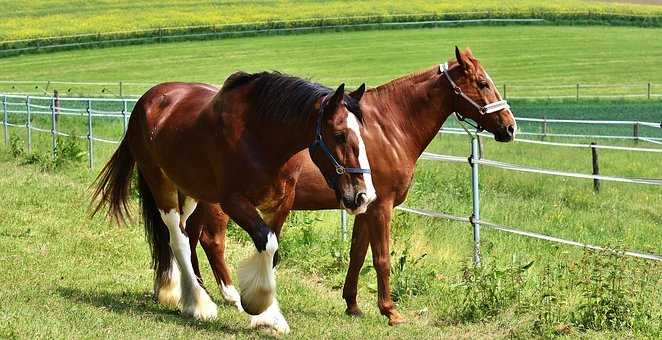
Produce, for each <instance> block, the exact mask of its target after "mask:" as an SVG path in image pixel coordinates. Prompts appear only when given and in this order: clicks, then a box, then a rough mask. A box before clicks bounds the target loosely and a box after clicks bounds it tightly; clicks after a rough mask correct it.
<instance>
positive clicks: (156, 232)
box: [138, 173, 172, 283]
mask: <svg viewBox="0 0 662 340" xmlns="http://www.w3.org/2000/svg"><path fill="white" fill-rule="evenodd" d="M138 190H139V191H140V204H141V206H142V213H143V222H144V224H145V238H146V239H147V242H148V243H149V245H150V250H151V252H152V269H154V275H155V280H154V282H155V283H160V282H163V280H165V279H166V274H168V273H169V272H170V269H171V268H170V267H171V264H172V251H171V250H170V245H169V242H170V235H169V234H168V227H167V226H166V225H165V223H164V222H163V219H162V218H161V214H160V213H159V210H158V208H157V207H156V201H154V197H153V196H152V192H151V191H150V190H149V186H148V185H147V182H146V181H145V178H144V177H143V176H142V174H140V173H138Z"/></svg>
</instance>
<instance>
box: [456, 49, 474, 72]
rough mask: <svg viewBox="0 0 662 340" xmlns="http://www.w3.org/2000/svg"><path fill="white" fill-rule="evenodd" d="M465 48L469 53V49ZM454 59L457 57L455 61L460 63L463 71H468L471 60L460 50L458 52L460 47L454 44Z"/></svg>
mask: <svg viewBox="0 0 662 340" xmlns="http://www.w3.org/2000/svg"><path fill="white" fill-rule="evenodd" d="M467 50H468V52H467V53H468V54H471V50H469V49H467ZM455 59H457V62H458V63H459V64H460V66H462V68H463V69H464V70H465V71H468V70H469V69H470V67H471V66H470V65H471V61H470V60H469V58H467V57H466V55H465V54H462V52H460V49H459V48H457V46H455Z"/></svg>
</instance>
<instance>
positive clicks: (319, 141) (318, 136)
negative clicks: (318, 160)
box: [308, 98, 370, 186]
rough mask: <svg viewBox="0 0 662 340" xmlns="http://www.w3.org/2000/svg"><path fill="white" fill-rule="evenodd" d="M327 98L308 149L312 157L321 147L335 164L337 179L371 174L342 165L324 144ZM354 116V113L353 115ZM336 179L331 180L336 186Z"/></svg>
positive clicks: (324, 100)
mask: <svg viewBox="0 0 662 340" xmlns="http://www.w3.org/2000/svg"><path fill="white" fill-rule="evenodd" d="M326 100H327V98H324V99H323V100H322V103H321V104H320V112H319V115H318V117H317V123H316V124H315V140H314V141H313V143H312V144H310V146H309V147H308V152H309V153H310V155H311V157H312V154H313V152H315V150H316V149H317V148H318V147H319V148H320V149H322V151H323V152H324V154H325V155H326V157H327V158H328V159H329V160H330V161H331V164H333V167H334V168H335V169H336V175H337V176H336V178H337V177H338V176H342V175H344V174H369V173H370V169H364V168H348V167H345V166H344V165H342V164H340V162H338V160H337V159H336V157H334V156H333V154H332V153H331V149H329V147H328V146H327V145H326V143H324V139H323V138H322V119H323V118H324V104H325V102H326ZM352 114H353V113H352ZM336 178H332V179H330V181H331V182H332V184H333V185H334V186H335V183H336Z"/></svg>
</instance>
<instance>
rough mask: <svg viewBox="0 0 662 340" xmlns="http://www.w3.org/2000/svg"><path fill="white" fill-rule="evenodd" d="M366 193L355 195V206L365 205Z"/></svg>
mask: <svg viewBox="0 0 662 340" xmlns="http://www.w3.org/2000/svg"><path fill="white" fill-rule="evenodd" d="M366 196H368V195H366V193H365V192H360V193H358V194H356V205H357V206H361V204H363V203H365V201H366Z"/></svg>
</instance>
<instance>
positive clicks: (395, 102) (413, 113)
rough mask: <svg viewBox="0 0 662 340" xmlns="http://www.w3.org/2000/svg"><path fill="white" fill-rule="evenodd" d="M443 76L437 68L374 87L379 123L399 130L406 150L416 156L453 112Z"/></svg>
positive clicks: (401, 141)
mask: <svg viewBox="0 0 662 340" xmlns="http://www.w3.org/2000/svg"><path fill="white" fill-rule="evenodd" d="M445 84H447V83H446V81H445V79H441V80H440V79H439V75H438V71H437V69H436V68H433V69H429V70H427V71H424V72H421V73H418V74H415V75H410V76H405V77H403V78H400V79H396V80H394V81H392V82H390V83H388V84H385V85H382V86H380V87H378V88H377V89H375V90H374V92H375V93H374V95H375V97H376V101H375V102H376V103H377V104H376V105H377V106H378V109H377V111H378V112H379V114H380V115H381V117H380V118H379V120H380V122H381V123H382V124H390V125H392V127H393V128H396V129H399V130H400V131H399V132H400V133H399V135H400V136H402V139H404V140H400V141H399V142H400V143H401V144H402V145H407V146H408V147H407V150H404V151H406V152H408V153H412V154H413V153H415V154H413V155H412V156H415V157H416V158H415V159H417V158H418V156H420V155H421V154H422V153H423V151H424V150H425V148H426V147H427V146H428V144H430V142H431V141H432V139H433V138H434V137H435V136H436V135H437V133H438V132H439V129H440V128H441V126H442V125H443V124H444V122H445V121H446V119H447V118H448V116H449V115H450V114H451V111H452V102H451V101H450V100H449V98H448V97H447V94H448V91H447V90H446V89H447V87H446V86H447V85H445Z"/></svg>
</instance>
